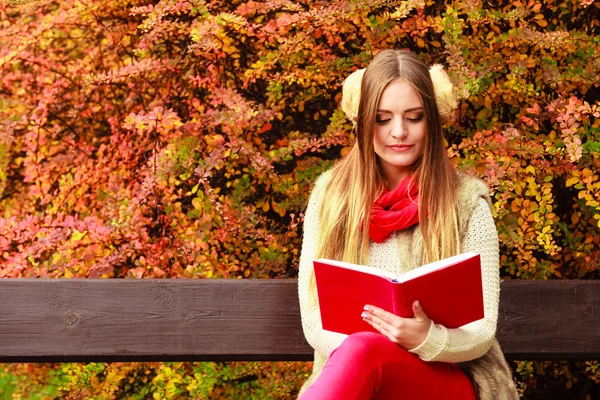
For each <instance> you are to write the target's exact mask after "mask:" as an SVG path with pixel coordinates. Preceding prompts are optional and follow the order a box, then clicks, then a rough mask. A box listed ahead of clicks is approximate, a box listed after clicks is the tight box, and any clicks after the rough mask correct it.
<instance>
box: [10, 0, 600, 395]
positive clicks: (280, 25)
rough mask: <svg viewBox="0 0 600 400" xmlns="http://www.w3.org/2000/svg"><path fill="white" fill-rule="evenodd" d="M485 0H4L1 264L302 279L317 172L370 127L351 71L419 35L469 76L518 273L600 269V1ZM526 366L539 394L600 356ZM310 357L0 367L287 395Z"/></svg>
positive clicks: (18, 376) (19, 269) (507, 265)
mask: <svg viewBox="0 0 600 400" xmlns="http://www.w3.org/2000/svg"><path fill="white" fill-rule="evenodd" d="M490 3H491V2H482V1H476V0H474V1H472V0H462V1H455V2H449V1H448V2H445V3H442V2H434V1H432V0H415V1H410V0H409V1H402V2H400V1H389V0H372V1H368V2H367V1H358V0H349V1H336V2H331V3H330V2H323V1H314V0H304V1H299V2H291V1H286V0H275V1H266V2H254V1H248V2H245V1H204V0H190V1H169V0H164V1H155V2H148V1H135V0H131V1H126V0H110V1H108V0H106V1H88V0H86V1H81V0H65V1H60V2H59V1H48V0H40V1H30V2H27V1H25V2H23V1H12V2H11V1H8V2H7V1H5V2H0V72H1V77H0V126H1V127H0V263H1V266H0V276H1V277H4V278H10V277H52V278H71V277H94V278H97V277H101V278H172V277H185V278H289V277H295V276H296V274H297V267H296V265H297V261H298V256H299V248H300V239H301V230H300V229H301V222H302V212H303V208H304V206H305V203H306V200H307V196H308V193H309V192H310V188H311V185H312V183H313V182H314V180H315V178H316V177H317V176H318V175H319V174H320V173H322V172H323V171H324V170H326V169H328V168H329V167H331V165H333V163H334V162H335V161H336V160H338V159H339V158H340V157H341V156H343V155H344V154H345V153H346V152H347V151H348V148H349V146H351V144H352V143H353V139H354V137H353V133H352V128H351V124H350V123H348V121H346V120H345V119H344V116H343V113H342V112H341V111H340V110H339V107H338V104H339V100H340V96H341V85H340V84H341V82H342V81H343V79H344V78H345V77H346V76H347V75H348V74H349V73H350V72H351V71H353V70H354V69H356V68H362V67H364V66H365V65H366V64H367V63H368V62H369V61H370V60H371V58H372V57H373V55H374V54H375V53H376V52H377V51H379V50H382V49H386V48H409V49H411V50H413V51H415V52H417V53H418V54H419V56H420V57H421V58H422V59H423V60H424V61H425V62H427V63H434V62H436V63H442V64H444V65H445V66H446V67H447V69H448V70H449V72H450V74H451V76H452V78H453V79H454V81H455V82H456V85H457V89H458V94H459V96H460V98H461V106H460V109H459V110H457V118H456V121H455V122H454V123H453V124H451V125H449V126H447V139H448V146H449V154H450V155H451V157H452V160H453V162H454V163H455V165H456V166H457V167H458V168H460V169H462V170H465V171H467V172H469V173H471V174H473V175H476V176H479V177H482V178H483V179H484V180H485V181H486V182H487V183H488V185H489V186H490V188H491V191H492V196H493V200H494V217H495V219H496V223H497V226H498V231H499V234H500V240H501V274H502V275H503V276H504V278H505V279H596V278H598V277H599V276H600V274H599V271H600V175H599V174H598V170H599V167H600V159H599V158H600V102H599V100H600V87H599V86H597V82H600V58H599V57H598V54H600V40H599V39H598V38H599V37H600V36H598V33H599V31H600V2H598V1H596V2H593V1H590V0H581V1H579V0H569V1H559V0H548V1H544V2H542V1H541V0H528V1H526V0H522V1H506V0H505V1H498V2H493V3H494V5H493V7H492V6H490ZM513 366H514V368H515V379H517V381H518V383H519V386H520V389H521V390H522V391H524V392H525V394H526V397H527V396H534V395H535V393H536V391H537V390H540V388H543V387H547V388H552V387H554V386H556V387H559V388H563V387H567V388H571V387H572V386H573V388H572V389H571V390H572V392H573V393H574V392H575V390H580V389H578V388H579V387H581V386H582V383H583V382H588V383H589V382H590V381H594V382H596V383H598V382H600V371H599V369H600V364H599V363H598V362H593V361H590V362H587V363H581V364H573V363H570V364H569V363H565V362H562V363H559V362H537V363H532V362H525V361H523V362H515V363H513ZM309 369H310V364H306V363H293V364H290V363H271V364H259V363H233V364H214V363H193V364H190V363H172V364H158V363H156V364H148V363H146V364H136V363H132V364H88V365H82V364H64V365H13V366H9V367H8V368H7V372H6V373H5V375H3V378H0V380H2V379H4V380H7V381H10V382H12V384H14V385H18V387H17V389H15V390H17V393H18V394H19V395H20V396H25V397H27V396H29V395H31V394H33V393H43V395H40V396H41V397H40V398H64V397H69V398H89V397H96V398H146V397H152V396H154V398H179V397H181V398H187V397H196V398H219V397H223V398H230V397H235V396H242V397H243V396H256V397H257V398H263V397H261V396H265V397H264V398H268V397H270V396H273V397H275V398H288V397H290V396H292V395H293V394H294V393H295V392H296V391H297V390H298V388H299V385H300V384H301V382H302V380H303V379H304V378H305V377H306V374H307V372H308V371H309ZM32 377H34V378H35V379H32ZM587 387H588V389H589V384H588V385H587ZM577 393H579V392H577ZM44 396H45V397H44ZM532 398H533V397H532Z"/></svg>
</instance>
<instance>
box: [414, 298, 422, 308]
mask: <svg viewBox="0 0 600 400" xmlns="http://www.w3.org/2000/svg"><path fill="white" fill-rule="evenodd" d="M415 305H416V306H417V307H419V308H420V307H421V303H419V300H417V301H415Z"/></svg>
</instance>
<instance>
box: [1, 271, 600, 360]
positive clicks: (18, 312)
mask: <svg viewBox="0 0 600 400" xmlns="http://www.w3.org/2000/svg"><path fill="white" fill-rule="evenodd" d="M498 326H499V329H498V339H499V341H500V343H501V345H502V347H503V350H504V352H505V353H506V356H507V358H509V359H528V360H534V359H538V360H539V359H555V360H566V359H588V360H590V359H598V358H600V281H507V282H504V283H503V284H502V292H501V306H500V319H499V324H498ZM311 359H312V349H311V347H310V346H309V345H308V344H307V343H306V341H305V339H304V336H303V333H302V328H301V323H300V310H299V305H298V297H297V289H296V281H295V280H212V279H206V280H186V279H171V280H130V279H109V280H96V279H60V280H58V279H57V280H45V279H2V280H0V361H1V362H75V361H81V362H88V361H106V362H109V361H228V360H238V361H255V360H272V361H275V360H298V361H302V360H311Z"/></svg>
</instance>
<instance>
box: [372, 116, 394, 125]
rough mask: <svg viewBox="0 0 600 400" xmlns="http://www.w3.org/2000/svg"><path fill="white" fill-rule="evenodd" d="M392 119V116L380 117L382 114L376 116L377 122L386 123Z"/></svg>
mask: <svg viewBox="0 0 600 400" xmlns="http://www.w3.org/2000/svg"><path fill="white" fill-rule="evenodd" d="M390 120H391V118H386V117H380V116H377V117H375V122H376V123H378V124H385V123H386V122H388V121H390Z"/></svg>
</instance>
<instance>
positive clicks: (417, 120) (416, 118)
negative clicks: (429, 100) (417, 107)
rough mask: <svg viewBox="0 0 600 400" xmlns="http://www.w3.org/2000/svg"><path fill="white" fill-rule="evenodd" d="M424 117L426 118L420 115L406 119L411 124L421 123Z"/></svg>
mask: <svg viewBox="0 0 600 400" xmlns="http://www.w3.org/2000/svg"><path fill="white" fill-rule="evenodd" d="M424 117H425V115H423V114H418V115H411V116H410V117H406V119H407V120H409V121H411V122H419V121H422V120H423V118H424Z"/></svg>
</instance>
